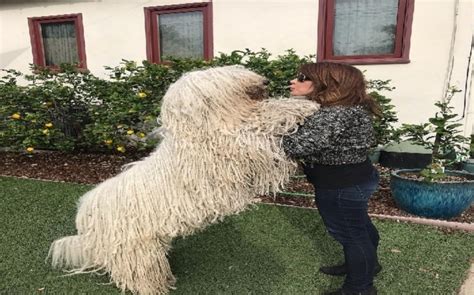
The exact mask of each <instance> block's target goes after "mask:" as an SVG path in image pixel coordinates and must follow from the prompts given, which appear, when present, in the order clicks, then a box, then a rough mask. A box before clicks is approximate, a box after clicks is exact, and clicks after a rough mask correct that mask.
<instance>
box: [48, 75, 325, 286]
mask: <svg viewBox="0 0 474 295" xmlns="http://www.w3.org/2000/svg"><path fill="white" fill-rule="evenodd" d="M264 84H265V78H263V77H262V76H259V75H257V74H255V73H253V72H251V71H249V70H246V69H245V68H243V67H241V66H229V67H220V68H211V69H207V70H202V71H194V72H190V73H187V74H185V75H184V76H183V77H181V78H180V79H179V80H178V81H177V82H176V83H174V84H172V85H171V86H170V88H169V90H168V91H167V93H166V95H165V96H164V98H163V105H162V108H161V122H162V127H161V133H162V137H163V139H162V141H161V143H160V144H159V145H158V147H157V148H156V150H155V151H153V152H152V153H151V154H150V155H149V156H148V157H147V158H145V159H143V160H141V161H139V162H136V163H134V164H133V165H131V166H130V168H129V169H127V170H125V171H124V172H122V173H120V174H119V175H117V176H115V177H113V178H111V179H108V180H106V181H104V182H103V183H101V184H99V185H98V186H97V187H95V188H94V189H93V190H91V191H89V192H87V193H86V194H85V195H84V196H82V197H81V199H80V200H79V208H78V212H77V216H76V228H77V235H75V236H68V237H63V238H61V239H58V240H56V241H54V242H53V244H52V245H51V248H50V252H49V257H51V259H52V264H53V266H54V267H57V268H67V269H69V271H70V272H71V273H75V274H76V273H84V272H98V271H101V272H104V271H105V272H107V273H109V274H110V277H111V280H112V281H113V282H114V283H115V284H116V285H117V286H118V287H119V288H120V289H122V290H130V291H132V292H133V293H139V294H163V293H167V292H168V290H169V288H172V287H173V285H174V283H175V278H174V276H173V274H172V272H171V269H170V266H169V263H168V259H167V253H168V251H169V249H170V245H171V241H172V239H173V238H175V237H177V236H185V235H190V234H192V233H194V232H196V231H197V230H200V229H202V228H204V227H206V226H207V225H209V224H210V223H213V222H216V221H218V220H220V219H222V218H223V217H224V216H226V215H229V214H235V213H238V212H240V211H242V210H244V209H245V208H246V207H247V206H248V205H249V204H251V203H252V202H254V201H255V200H256V198H255V197H256V196H257V195H262V194H267V193H270V192H275V191H277V190H278V189H279V188H280V187H281V186H282V185H283V184H284V183H285V182H287V181H288V179H289V176H290V174H291V173H292V172H293V171H294V169H295V167H296V165H295V163H294V162H292V161H290V160H288V159H287V158H286V157H285V154H284V153H283V151H282V149H281V147H280V142H281V135H283V134H287V133H288V132H291V131H292V130H293V129H294V128H295V127H296V126H297V123H299V122H302V121H303V120H304V117H306V116H308V115H310V114H311V113H313V112H314V111H316V110H317V109H318V105H316V104H315V103H314V102H310V101H307V100H299V99H291V100H289V99H280V100H277V99H264V98H265V94H266V91H265V86H264Z"/></svg>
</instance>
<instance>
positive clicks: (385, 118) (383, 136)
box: [367, 80, 400, 145]
mask: <svg viewBox="0 0 474 295" xmlns="http://www.w3.org/2000/svg"><path fill="white" fill-rule="evenodd" d="M393 89H395V87H392V86H390V80H370V81H367V90H368V91H369V95H370V96H372V97H373V98H374V100H375V101H376V102H377V103H378V104H379V106H380V110H381V112H382V116H381V117H376V118H375V119H374V123H373V125H374V131H375V138H376V142H377V145H385V144H387V143H389V142H391V141H398V140H399V139H400V135H399V132H398V130H397V128H395V127H394V125H393V124H394V123H396V122H398V118H397V113H396V112H395V111H394V108H395V106H394V105H392V104H391V102H392V100H391V99H390V98H388V97H386V96H384V95H382V94H380V92H379V91H382V90H386V91H392V90H393Z"/></svg>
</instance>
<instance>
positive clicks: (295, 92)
mask: <svg viewBox="0 0 474 295" xmlns="http://www.w3.org/2000/svg"><path fill="white" fill-rule="evenodd" d="M290 84H291V85H290V92H291V95H292V96H306V95H308V94H310V93H311V92H312V91H313V82H311V80H309V79H308V78H307V77H306V76H305V75H304V74H302V73H299V74H298V76H297V77H296V78H295V79H293V80H291V81H290Z"/></svg>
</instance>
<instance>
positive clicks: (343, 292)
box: [323, 286, 377, 295]
mask: <svg viewBox="0 0 474 295" xmlns="http://www.w3.org/2000/svg"><path fill="white" fill-rule="evenodd" d="M323 295H377V289H376V288H375V287H373V286H372V287H370V288H368V289H366V290H364V291H361V292H355V291H351V290H347V289H344V288H341V289H337V290H335V291H332V292H325V293H323Z"/></svg>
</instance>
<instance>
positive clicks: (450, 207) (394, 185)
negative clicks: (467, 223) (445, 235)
mask: <svg viewBox="0 0 474 295" xmlns="http://www.w3.org/2000/svg"><path fill="white" fill-rule="evenodd" d="M406 172H420V169H402V170H396V171H393V172H392V175H391V184H390V188H391V190H392V195H393V197H394V199H395V201H396V203H397V205H398V206H399V207H400V208H401V209H403V210H405V211H407V212H409V213H412V214H414V215H419V216H425V217H433V218H451V217H456V216H459V215H460V214H461V213H462V212H463V211H464V210H466V209H467V208H469V206H470V205H471V204H472V202H473V201H474V174H471V173H467V172H461V171H447V172H446V173H447V174H448V175H456V176H464V177H466V178H468V180H466V181H459V182H431V183H429V182H424V181H421V180H415V179H407V178H404V177H403V173H406Z"/></svg>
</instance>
